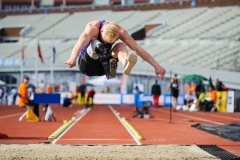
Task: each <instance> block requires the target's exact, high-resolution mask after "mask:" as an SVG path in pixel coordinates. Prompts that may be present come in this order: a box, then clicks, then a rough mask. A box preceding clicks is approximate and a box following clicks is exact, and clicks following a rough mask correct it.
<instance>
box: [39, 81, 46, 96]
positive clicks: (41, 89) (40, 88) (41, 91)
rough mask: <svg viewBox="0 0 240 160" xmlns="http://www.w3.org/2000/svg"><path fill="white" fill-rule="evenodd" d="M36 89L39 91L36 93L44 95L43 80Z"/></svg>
mask: <svg viewBox="0 0 240 160" xmlns="http://www.w3.org/2000/svg"><path fill="white" fill-rule="evenodd" d="M38 89H39V91H38V92H39V93H45V84H44V81H43V80H41V82H40V83H39V86H38Z"/></svg>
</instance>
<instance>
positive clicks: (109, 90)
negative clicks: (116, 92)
mask: <svg viewBox="0 0 240 160" xmlns="http://www.w3.org/2000/svg"><path fill="white" fill-rule="evenodd" d="M104 93H112V90H111V88H110V87H109V86H107V87H106V88H105V91H104Z"/></svg>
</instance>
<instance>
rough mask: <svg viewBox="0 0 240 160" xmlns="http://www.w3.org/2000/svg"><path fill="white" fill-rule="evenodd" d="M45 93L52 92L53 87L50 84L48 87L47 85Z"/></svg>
mask: <svg viewBox="0 0 240 160" xmlns="http://www.w3.org/2000/svg"><path fill="white" fill-rule="evenodd" d="M47 93H48V94H52V93H53V87H52V85H51V84H49V85H48V87H47Z"/></svg>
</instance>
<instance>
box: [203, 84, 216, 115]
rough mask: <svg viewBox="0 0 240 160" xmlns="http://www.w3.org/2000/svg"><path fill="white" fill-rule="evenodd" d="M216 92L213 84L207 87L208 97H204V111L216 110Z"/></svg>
mask: <svg viewBox="0 0 240 160" xmlns="http://www.w3.org/2000/svg"><path fill="white" fill-rule="evenodd" d="M216 102H217V92H216V91H215V88H214V86H210V87H209V97H206V98H205V103H204V107H205V108H204V111H216V106H215V105H216Z"/></svg>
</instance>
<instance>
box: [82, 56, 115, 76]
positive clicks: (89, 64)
mask: <svg viewBox="0 0 240 160" xmlns="http://www.w3.org/2000/svg"><path fill="white" fill-rule="evenodd" d="M112 58H113V57H112V56H110V57H108V58H107V59H106V60H107V62H108V63H109V60H110V59H112ZM78 68H79V70H80V71H81V72H82V73H83V74H85V75H87V76H102V75H105V72H104V68H103V65H102V63H101V62H100V60H99V59H92V58H91V57H90V56H89V55H88V54H87V53H84V54H83V55H82V57H80V58H79V59H78Z"/></svg>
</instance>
